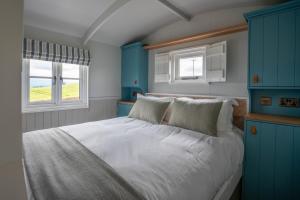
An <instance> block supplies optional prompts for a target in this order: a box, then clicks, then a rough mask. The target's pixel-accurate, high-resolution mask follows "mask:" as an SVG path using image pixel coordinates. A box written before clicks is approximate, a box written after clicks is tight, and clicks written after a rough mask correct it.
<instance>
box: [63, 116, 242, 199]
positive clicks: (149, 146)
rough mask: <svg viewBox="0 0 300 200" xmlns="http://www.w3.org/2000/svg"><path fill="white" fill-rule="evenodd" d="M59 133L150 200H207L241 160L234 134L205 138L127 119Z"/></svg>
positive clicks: (188, 132)
mask: <svg viewBox="0 0 300 200" xmlns="http://www.w3.org/2000/svg"><path fill="white" fill-rule="evenodd" d="M62 129H63V130H64V131H66V132H67V133H69V134H70V135H71V136H73V137H74V138H76V139H77V140H79V141H80V142H81V143H82V144H83V145H85V146H86V147H87V148H88V149H90V150H91V151H92V152H93V153H95V154H96V155H97V156H99V157H100V158H102V159H103V160H104V161H106V162H107V163H108V164H109V165H110V166H112V167H113V168H114V169H115V170H116V171H117V172H118V173H119V174H120V175H121V176H122V177H123V178H124V179H125V180H127V181H128V182H129V183H130V184H131V185H132V186H133V187H134V188H136V190H137V191H139V192H140V193H141V194H143V195H144V196H145V197H146V198H147V199H151V200H154V199H157V200H184V199H189V200H194V199H195V200H196V199H197V200H200V199H201V200H206V199H207V200H210V199H212V198H213V197H214V196H215V194H216V193H217V191H218V190H219V188H220V187H221V186H222V184H223V183H224V182H225V181H226V180H227V179H228V178H229V177H230V176H231V175H232V174H233V173H234V172H235V171H236V170H237V168H238V165H239V164H241V163H242V159H243V143H242V140H241V137H239V136H238V135H237V134H235V133H228V134H222V137H210V136H207V135H204V134H201V133H198V132H193V131H189V130H186V129H181V128H176V127H172V126H167V125H153V124H150V123H147V122H145V121H141V120H135V119H130V118H127V117H122V118H115V119H110V120H104V121H98V122H90V123H85V124H78V125H72V126H65V127H62Z"/></svg>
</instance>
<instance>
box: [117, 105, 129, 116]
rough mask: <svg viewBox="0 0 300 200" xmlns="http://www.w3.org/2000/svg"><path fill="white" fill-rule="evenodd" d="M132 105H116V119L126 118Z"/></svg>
mask: <svg viewBox="0 0 300 200" xmlns="http://www.w3.org/2000/svg"><path fill="white" fill-rule="evenodd" d="M132 106H133V105H130V104H122V103H119V104H118V114H117V115H118V117H123V116H128V114H129V112H130V110H131V108H132Z"/></svg>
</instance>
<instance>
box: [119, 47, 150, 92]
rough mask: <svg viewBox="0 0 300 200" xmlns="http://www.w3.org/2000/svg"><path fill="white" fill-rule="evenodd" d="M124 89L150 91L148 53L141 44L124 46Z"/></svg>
mask: <svg viewBox="0 0 300 200" xmlns="http://www.w3.org/2000/svg"><path fill="white" fill-rule="evenodd" d="M122 87H128V88H132V87H134V88H141V89H142V90H143V91H144V92H146V91H147V89H148V51H147V50H145V49H144V48H143V45H142V43H140V42H136V43H133V44H129V45H125V46H122Z"/></svg>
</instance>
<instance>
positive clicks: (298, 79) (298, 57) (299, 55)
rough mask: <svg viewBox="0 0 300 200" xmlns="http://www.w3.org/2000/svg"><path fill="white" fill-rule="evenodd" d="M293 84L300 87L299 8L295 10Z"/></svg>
mask: <svg viewBox="0 0 300 200" xmlns="http://www.w3.org/2000/svg"><path fill="white" fill-rule="evenodd" d="M295 44H296V47H295V50H296V51H295V86H297V87H300V9H298V10H297V11H296V43H295Z"/></svg>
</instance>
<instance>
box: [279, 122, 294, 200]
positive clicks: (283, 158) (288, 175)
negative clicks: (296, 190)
mask: <svg viewBox="0 0 300 200" xmlns="http://www.w3.org/2000/svg"><path fill="white" fill-rule="evenodd" d="M293 132H294V129H293V127H292V126H284V125H277V130H276V155H275V156H276V158H275V174H276V176H275V199H277V200H282V199H292V163H293Z"/></svg>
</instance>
